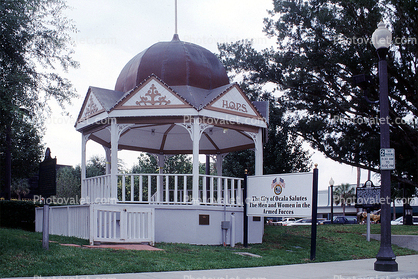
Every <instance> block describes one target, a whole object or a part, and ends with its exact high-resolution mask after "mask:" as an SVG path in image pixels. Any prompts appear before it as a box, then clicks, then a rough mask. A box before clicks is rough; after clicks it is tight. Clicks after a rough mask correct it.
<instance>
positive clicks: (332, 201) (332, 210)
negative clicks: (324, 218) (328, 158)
mask: <svg viewBox="0 0 418 279" xmlns="http://www.w3.org/2000/svg"><path fill="white" fill-rule="evenodd" d="M329 186H330V187H331V218H330V219H331V224H334V179H332V177H331V179H330V180H329Z"/></svg>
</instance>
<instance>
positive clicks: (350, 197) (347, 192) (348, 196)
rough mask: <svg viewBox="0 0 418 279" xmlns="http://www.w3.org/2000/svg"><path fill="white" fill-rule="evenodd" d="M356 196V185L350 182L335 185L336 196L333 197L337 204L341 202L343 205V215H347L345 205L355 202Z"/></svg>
mask: <svg viewBox="0 0 418 279" xmlns="http://www.w3.org/2000/svg"><path fill="white" fill-rule="evenodd" d="M355 196H356V192H355V189H354V187H353V186H351V185H350V184H348V183H347V184H341V185H338V186H337V187H335V190H334V197H332V199H333V200H334V202H335V204H336V205H338V204H341V206H342V207H343V216H345V207H346V206H347V205H350V204H351V203H353V201H354V198H355Z"/></svg>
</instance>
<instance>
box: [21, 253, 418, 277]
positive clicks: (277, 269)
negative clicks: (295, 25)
mask: <svg viewBox="0 0 418 279" xmlns="http://www.w3.org/2000/svg"><path fill="white" fill-rule="evenodd" d="M375 261H376V259H365V260H353V261H340V262H326V263H308V264H295V265H281V266H268V267H253V268H234V269H215V270H196V271H173V272H147V273H131V274H105V275H79V276H52V277H41V276H36V275H35V276H34V277H28V278H45V279H99V278H100V279H137V278H144V279H301V278H310V279H325V278H326V279H418V255H412V256H401V257H397V258H396V262H397V263H398V266H399V271H398V272H379V271H374V269H373V266H374V262H375ZM14 279H17V278H16V277H15V278H14Z"/></svg>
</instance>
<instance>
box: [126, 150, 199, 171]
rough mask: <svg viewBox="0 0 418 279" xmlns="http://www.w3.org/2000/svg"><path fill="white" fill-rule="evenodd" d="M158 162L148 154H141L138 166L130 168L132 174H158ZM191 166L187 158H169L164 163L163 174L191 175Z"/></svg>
mask: <svg viewBox="0 0 418 279" xmlns="http://www.w3.org/2000/svg"><path fill="white" fill-rule="evenodd" d="M158 170H159V168H158V161H157V158H156V157H155V156H153V155H152V154H150V153H141V154H140V155H139V157H138V164H137V165H134V166H133V167H132V173H158ZM192 170H193V164H192V161H191V159H190V157H189V156H187V155H184V154H177V155H173V156H170V157H168V158H167V159H166V161H165V163H164V168H163V173H170V174H176V173H178V174H187V173H192Z"/></svg>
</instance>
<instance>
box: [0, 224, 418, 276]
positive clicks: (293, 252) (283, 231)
mask: <svg viewBox="0 0 418 279" xmlns="http://www.w3.org/2000/svg"><path fill="white" fill-rule="evenodd" d="M365 232H366V226H365V225H343V226H342V225H326V226H318V238H317V252H316V256H317V258H316V261H317V262H319V261H339V260H351V259H361V258H374V257H375V256H376V254H377V252H378V249H379V245H380V244H379V242H378V241H374V240H372V241H371V242H367V241H366V238H365V237H364V236H362V234H363V233H365ZM371 232H372V233H379V232H380V225H372V228H371ZM392 233H393V234H418V226H392ZM50 239H51V240H55V241H58V242H59V243H74V244H84V245H86V244H88V241H86V240H82V239H77V238H68V237H59V236H51V237H50ZM41 240H42V235H41V234H40V233H33V232H27V231H23V230H14V229H4V228H1V229H0V245H1V246H0V255H1V256H0V277H14V276H28V277H33V276H34V275H40V276H47V275H50V276H52V275H77V274H78V275H82V274H91V275H92V274H105V273H132V272H152V271H172V270H193V269H218V268H235V267H254V266H269V265H283V264H295V263H305V262H310V260H309V253H310V226H306V227H305V226H300V227H278V226H266V228H265V236H264V242H263V244H258V245H250V247H249V248H247V249H245V248H243V247H242V246H239V245H238V246H237V247H235V248H231V247H222V246H196V245H187V244H165V243H157V244H156V247H158V248H162V249H164V251H127V250H111V249H87V248H77V247H64V246H61V245H59V244H57V243H51V244H50V250H49V251H45V250H43V249H42V243H41ZM393 250H394V252H395V254H396V255H397V256H400V255H410V254H417V253H418V252H416V251H412V250H409V249H404V248H399V247H397V246H393ZM239 251H246V252H250V253H254V254H257V255H260V256H262V258H253V257H248V256H240V255H236V254H234V253H233V252H239Z"/></svg>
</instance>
